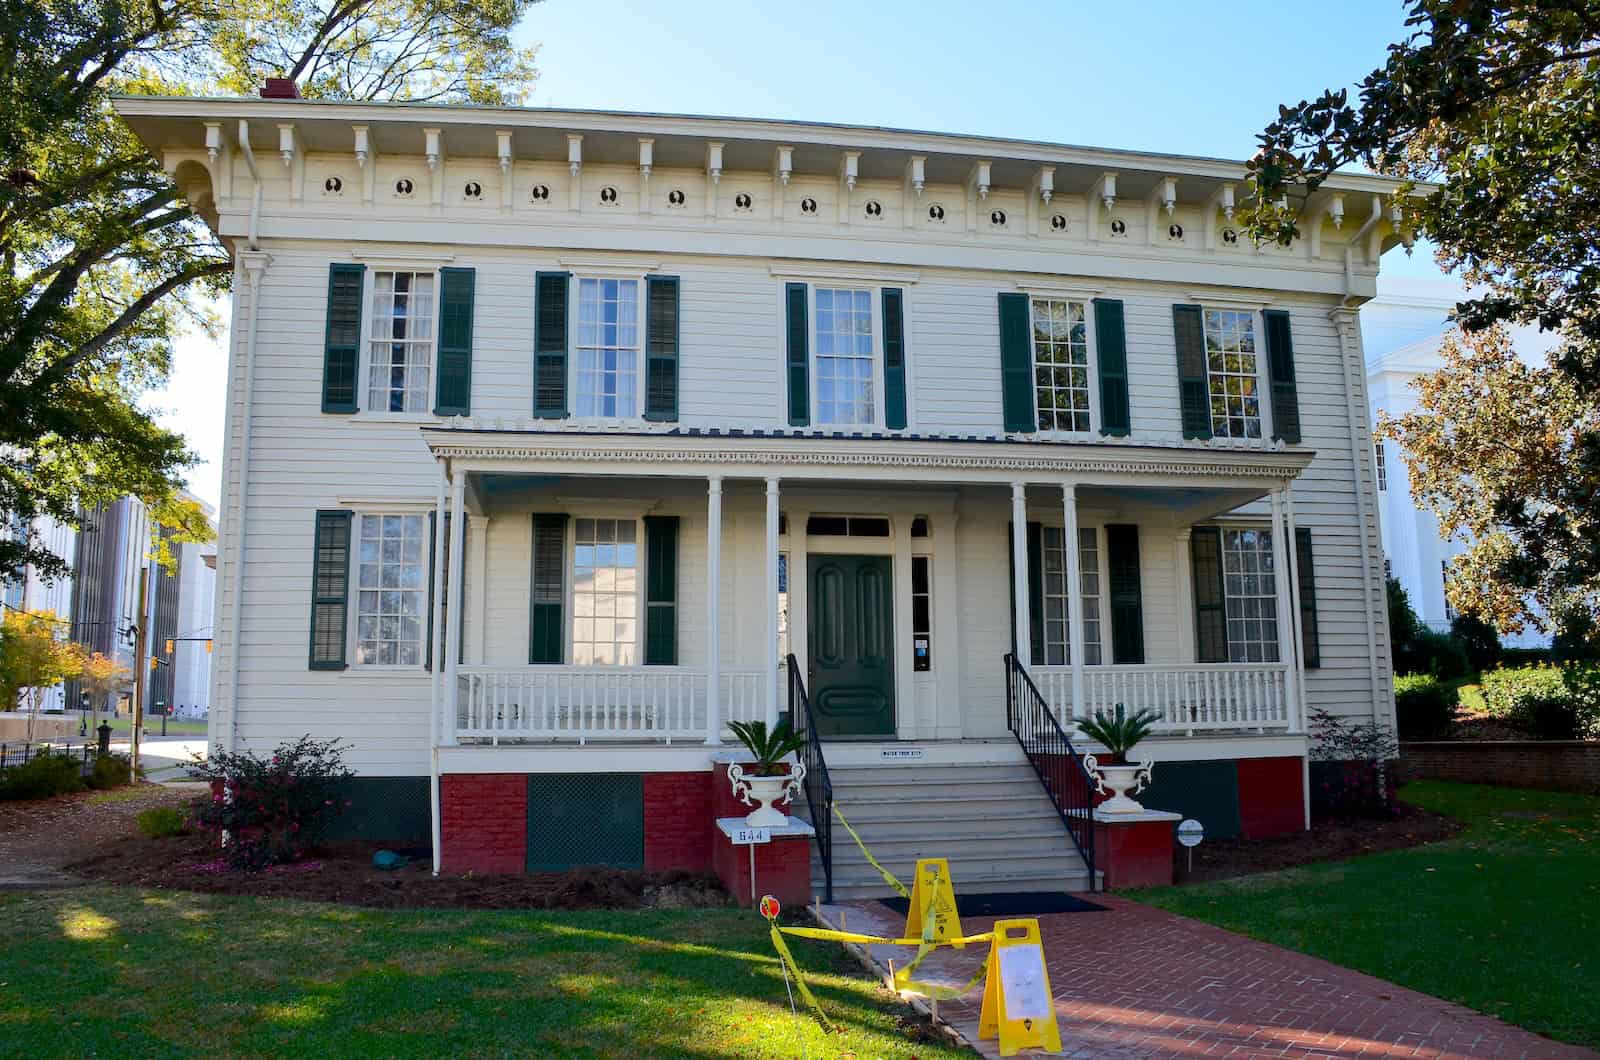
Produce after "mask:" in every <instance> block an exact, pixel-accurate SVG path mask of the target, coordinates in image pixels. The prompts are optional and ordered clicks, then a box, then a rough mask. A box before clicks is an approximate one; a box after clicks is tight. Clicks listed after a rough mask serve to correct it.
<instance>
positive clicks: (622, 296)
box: [573, 277, 644, 419]
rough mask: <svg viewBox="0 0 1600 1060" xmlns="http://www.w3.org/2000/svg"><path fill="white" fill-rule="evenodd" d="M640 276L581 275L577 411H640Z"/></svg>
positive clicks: (626, 414)
mask: <svg viewBox="0 0 1600 1060" xmlns="http://www.w3.org/2000/svg"><path fill="white" fill-rule="evenodd" d="M643 286H644V285H643V284H642V283H641V282H640V281H638V280H618V279H606V278H590V277H584V278H580V279H579V280H578V342H577V349H576V353H577V358H576V367H575V369H574V376H575V378H574V380H573V382H574V386H573V393H574V395H575V397H576V403H575V409H576V414H577V415H578V416H584V417H593V418H599V419H628V418H631V417H634V416H637V415H639V396H638V395H639V362H640V337H641V335H642V333H643V329H642V328H641V327H640V326H639V319H640V314H639V296H640V289H641V288H642V287H643Z"/></svg>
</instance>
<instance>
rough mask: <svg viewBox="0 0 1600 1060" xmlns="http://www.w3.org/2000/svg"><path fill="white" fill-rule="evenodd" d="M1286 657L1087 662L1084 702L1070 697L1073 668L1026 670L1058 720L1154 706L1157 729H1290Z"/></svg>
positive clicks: (1145, 708) (1084, 674)
mask: <svg viewBox="0 0 1600 1060" xmlns="http://www.w3.org/2000/svg"><path fill="white" fill-rule="evenodd" d="M1286 669H1287V668H1286V666H1285V664H1283V663H1183V664H1176V665H1154V666H1143V665H1132V666H1085V667H1084V668H1083V698H1084V702H1083V703H1082V704H1081V705H1080V708H1079V709H1078V710H1074V709H1073V702H1072V667H1070V666H1036V667H1032V668H1030V669H1029V671H1028V672H1029V674H1030V676H1032V677H1033V680H1034V683H1035V684H1036V685H1038V687H1039V692H1040V694H1041V695H1043V696H1044V698H1045V701H1046V702H1048V703H1049V704H1050V710H1051V711H1052V712H1053V713H1054V714H1055V715H1056V717H1057V718H1058V719H1060V721H1061V723H1062V724H1063V725H1065V724H1067V722H1068V720H1069V719H1071V718H1075V717H1076V718H1082V717H1088V716H1089V715H1092V714H1093V713H1094V712H1095V711H1097V710H1105V711H1111V710H1114V709H1116V706H1117V704H1119V703H1120V704H1122V705H1123V706H1124V707H1126V708H1127V710H1128V712H1129V713H1130V714H1131V713H1134V712H1135V711H1139V710H1153V711H1155V712H1156V713H1157V714H1158V715H1160V719H1161V720H1159V721H1157V722H1156V723H1155V726H1154V729H1155V731H1156V732H1160V733H1194V732H1208V731H1211V732H1214V731H1218V730H1224V729H1242V730H1267V729H1285V730H1286V729H1288V728H1289V725H1290V720H1291V719H1290V709H1289V708H1290V704H1289V697H1288V694H1287V691H1286V689H1285V672H1286Z"/></svg>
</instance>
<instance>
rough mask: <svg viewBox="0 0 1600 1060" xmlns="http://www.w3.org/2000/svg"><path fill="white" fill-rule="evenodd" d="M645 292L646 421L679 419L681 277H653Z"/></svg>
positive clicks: (645, 283) (645, 284)
mask: <svg viewBox="0 0 1600 1060" xmlns="http://www.w3.org/2000/svg"><path fill="white" fill-rule="evenodd" d="M644 290H645V308H644V313H645V328H644V334H645V352H644V418H645V419H647V420H658V421H662V422H671V421H673V420H676V419H677V418H678V278H677V277H676V276H650V277H647V278H646V279H645V281H644Z"/></svg>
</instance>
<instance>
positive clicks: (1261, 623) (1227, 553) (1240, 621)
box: [1222, 530, 1278, 662]
mask: <svg viewBox="0 0 1600 1060" xmlns="http://www.w3.org/2000/svg"><path fill="white" fill-rule="evenodd" d="M1222 587H1223V599H1224V602H1225V605H1226V615H1227V620H1228V661H1229V662H1277V661H1278V590H1277V584H1276V580H1275V578H1274V568H1273V560H1272V531H1270V530H1224V531H1222Z"/></svg>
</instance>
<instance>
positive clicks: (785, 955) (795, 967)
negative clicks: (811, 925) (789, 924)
mask: <svg viewBox="0 0 1600 1060" xmlns="http://www.w3.org/2000/svg"><path fill="white" fill-rule="evenodd" d="M769 923H770V925H771V927H772V947H773V949H775V950H777V951H778V959H779V960H780V961H782V962H783V963H784V964H785V965H787V966H788V968H789V971H790V972H792V973H793V974H794V985H795V987H796V988H797V989H798V990H799V991H800V996H801V997H802V998H804V999H805V1002H806V1004H807V1005H809V1006H810V1007H811V1011H812V1012H815V1013H816V1014H817V1019H818V1020H820V1021H821V1022H822V1026H823V1027H824V1028H826V1029H827V1030H830V1031H831V1030H833V1024H831V1023H829V1022H828V1017H827V1016H825V1015H823V1012H822V1006H821V1005H819V1004H817V999H816V997H815V996H814V995H813V994H812V993H811V988H810V987H808V986H806V980H805V976H803V975H801V974H800V965H799V963H798V962H797V961H795V959H794V954H792V953H790V952H789V944H788V943H787V942H785V941H783V932H782V931H781V930H780V929H779V928H778V922H777V921H776V920H772V921H769Z"/></svg>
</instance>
